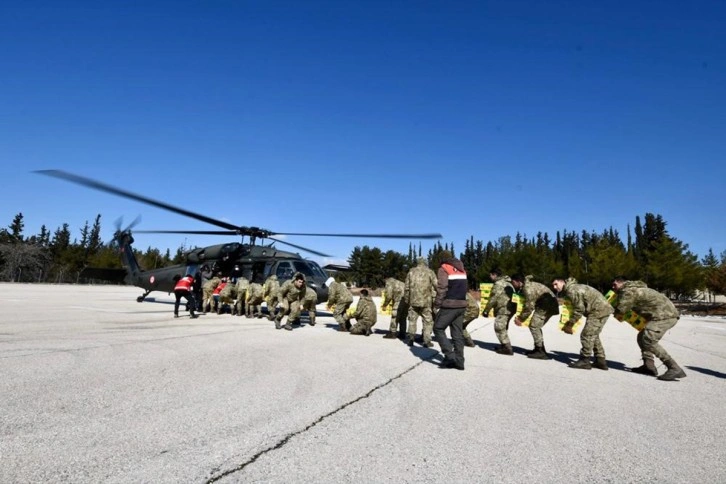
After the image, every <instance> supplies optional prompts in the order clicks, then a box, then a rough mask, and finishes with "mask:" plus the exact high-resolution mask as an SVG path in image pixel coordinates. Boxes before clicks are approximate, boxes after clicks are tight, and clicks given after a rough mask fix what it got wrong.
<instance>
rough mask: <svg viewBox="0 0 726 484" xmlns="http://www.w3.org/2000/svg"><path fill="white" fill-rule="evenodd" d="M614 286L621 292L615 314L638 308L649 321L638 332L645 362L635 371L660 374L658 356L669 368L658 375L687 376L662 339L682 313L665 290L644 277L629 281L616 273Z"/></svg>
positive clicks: (663, 377)
mask: <svg viewBox="0 0 726 484" xmlns="http://www.w3.org/2000/svg"><path fill="white" fill-rule="evenodd" d="M613 290H614V291H615V292H617V293H618V299H617V301H616V302H615V317H616V318H619V319H620V318H622V315H623V314H625V313H627V312H628V311H631V310H632V311H635V312H636V313H638V314H639V315H640V316H642V317H643V318H645V319H646V320H647V321H648V323H647V324H646V325H645V328H643V331H641V332H639V333H638V346H639V347H640V350H641V352H642V356H643V365H642V366H639V367H637V368H633V369H632V370H631V371H633V372H635V373H641V374H644V375H652V376H656V375H658V370H657V369H656V368H655V363H654V361H653V360H654V357H658V359H659V360H661V361H662V362H663V364H664V365H665V366H666V367H667V368H668V370H667V371H666V372H665V373H663V374H662V375H661V376H659V377H658V379H659V380H664V381H674V380H678V379H679V378H685V377H686V372H684V371H683V370H682V369H681V367H680V366H678V364H677V363H676V361H675V360H674V359H673V357H672V356H671V355H669V354H668V352H667V351H666V350H665V349H664V348H663V347H662V346H661V345H660V344H658V342H659V341H660V339H661V338H662V337H663V335H665V333H666V331H668V330H669V329H671V328H672V327H673V326H675V325H676V323H677V322H678V318H680V314H679V313H678V310H677V309H676V307H675V306H674V305H673V303H672V302H671V300H670V299H668V298H667V297H666V296H664V295H663V294H661V293H659V292H658V291H655V290H653V289H650V288H648V286H647V285H646V284H645V283H644V282H641V281H628V280H626V279H625V278H624V277H616V278H615V280H614V281H613Z"/></svg>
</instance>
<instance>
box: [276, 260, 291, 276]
mask: <svg viewBox="0 0 726 484" xmlns="http://www.w3.org/2000/svg"><path fill="white" fill-rule="evenodd" d="M294 273H295V271H293V269H292V265H291V264H290V263H289V262H280V263H279V264H277V270H276V271H275V274H276V275H277V278H278V279H280V280H287V279H292V276H293V274H294Z"/></svg>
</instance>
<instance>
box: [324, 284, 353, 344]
mask: <svg viewBox="0 0 726 484" xmlns="http://www.w3.org/2000/svg"><path fill="white" fill-rule="evenodd" d="M325 285H326V286H328V308H330V307H331V306H335V309H334V310H333V318H335V321H337V323H338V331H348V330H349V329H350V317H348V315H347V311H348V308H349V307H350V306H351V304H353V295H352V294H351V293H350V291H349V290H348V288H347V287H346V285H345V284H343V283H341V282H337V281H336V280H335V279H333V278H332V277H329V278H328V279H327V280H326V281H325Z"/></svg>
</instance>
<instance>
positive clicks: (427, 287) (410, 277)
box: [403, 262, 438, 308]
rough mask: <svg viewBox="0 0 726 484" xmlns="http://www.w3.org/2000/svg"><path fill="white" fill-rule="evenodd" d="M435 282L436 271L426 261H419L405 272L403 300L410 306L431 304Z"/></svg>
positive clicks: (434, 292)
mask: <svg viewBox="0 0 726 484" xmlns="http://www.w3.org/2000/svg"><path fill="white" fill-rule="evenodd" d="M437 283H438V282H437V279H436V273H434V271H432V270H431V269H429V268H428V267H427V266H426V263H422V262H419V263H418V265H417V266H416V267H414V268H413V269H411V270H410V271H408V274H406V283H405V286H404V290H403V300H404V301H406V302H407V303H408V305H409V306H412V307H417V308H423V307H427V306H432V305H433V303H434V297H435V296H436V285H437Z"/></svg>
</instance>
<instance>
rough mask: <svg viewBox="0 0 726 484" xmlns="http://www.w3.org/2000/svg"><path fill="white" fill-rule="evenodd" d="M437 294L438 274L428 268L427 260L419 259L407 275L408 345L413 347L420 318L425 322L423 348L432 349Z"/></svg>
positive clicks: (422, 332)
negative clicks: (432, 309)
mask: <svg viewBox="0 0 726 484" xmlns="http://www.w3.org/2000/svg"><path fill="white" fill-rule="evenodd" d="M435 294H436V274H434V271H432V270H431V269H429V268H428V267H427V266H426V259H424V258H423V257H419V258H418V261H417V264H416V267H413V268H411V270H409V271H408V274H406V283H405V286H404V291H403V300H404V301H405V302H406V304H407V306H408V328H407V329H406V333H407V336H406V344H407V345H408V346H413V341H414V339H415V338H416V323H417V322H418V318H419V316H420V317H421V321H422V322H423V329H422V330H421V335H422V337H423V346H425V347H426V348H431V347H432V346H433V345H434V344H433V343H432V342H431V332H432V331H433V329H434V320H433V313H432V312H431V307H432V305H433V302H434V295H435Z"/></svg>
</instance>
